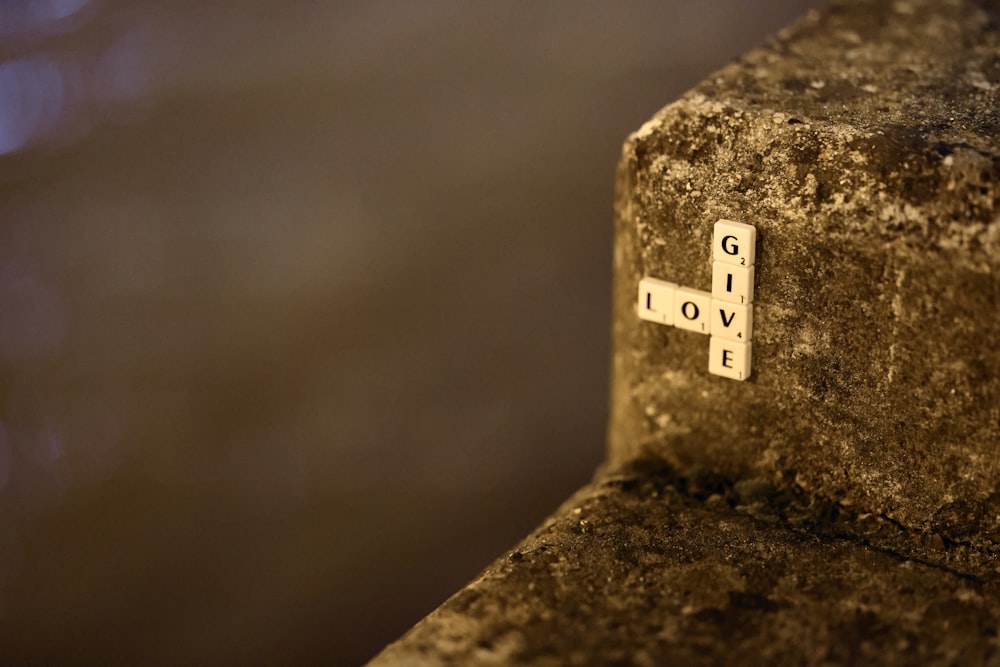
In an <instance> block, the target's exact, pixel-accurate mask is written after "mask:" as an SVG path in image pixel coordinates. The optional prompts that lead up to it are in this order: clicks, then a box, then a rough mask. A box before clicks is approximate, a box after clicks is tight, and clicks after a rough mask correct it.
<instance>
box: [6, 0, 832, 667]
mask: <svg viewBox="0 0 1000 667" xmlns="http://www.w3.org/2000/svg"><path fill="white" fill-rule="evenodd" d="M813 4H815V3H814V2H807V1H805V0H769V1H768V2H766V3H765V2H749V1H745V0H743V1H741V0H708V1H705V2H698V3H693V2H685V1H682V0H673V1H667V0H637V1H632V2H627V3H610V2H603V1H597V0H577V1H574V2H568V1H566V2H548V3H540V2H528V1H526V0H525V1H508V2H480V1H477V0H461V1H459V0H444V1H441V2H430V1H426V2H424V1H407V0H366V1H364V2H351V1H336V2H320V1H319V0H240V1H239V2H236V1H235V0H226V1H222V0H220V1H218V2H205V1H204V0H173V1H170V2H166V1H157V2H153V1H151V0H147V1H137V0H0V657H2V658H3V662H5V663H10V662H23V661H28V660H34V661H39V660H49V661H53V662H62V663H80V662H98V663H102V664H111V663H130V664H151V663H172V664H181V663H190V662H197V663H201V664H228V663H258V664H259V663H286V664H287V663H293V662H299V663H302V662H320V663H325V664H357V663H360V662H363V661H364V660H366V659H367V658H370V657H371V656H372V655H374V654H375V653H376V652H377V651H378V650H379V649H380V648H381V647H382V646H383V645H384V644H386V643H387V642H389V641H392V640H394V639H395V638H397V637H398V636H399V635H401V634H402V633H403V632H404V631H405V630H406V629H407V628H408V627H410V626H411V625H412V624H413V623H415V622H416V621H417V620H419V618H420V617H421V616H423V615H424V614H426V613H428V612H430V611H431V610H432V609H433V608H434V607H436V606H437V605H438V604H440V603H441V602H442V601H443V600H444V599H445V598H446V597H447V596H448V595H449V594H451V593H452V592H454V591H455V590H456V589H458V588H459V587H460V586H461V585H463V584H464V583H466V582H467V581H469V580H470V579H471V578H472V577H473V576H475V575H476V573H477V572H478V571H479V570H481V569H482V568H483V567H484V566H485V565H486V564H488V563H489V562H490V561H491V560H492V559H493V558H494V557H496V556H499V555H500V554H501V553H502V552H503V551H504V550H505V549H507V548H509V547H511V546H513V545H514V544H515V543H516V542H517V541H518V540H519V539H520V538H521V537H523V536H524V535H525V534H526V533H527V532H528V531H530V530H531V529H532V528H533V527H534V526H536V525H537V524H538V523H539V522H540V521H541V520H542V519H543V518H544V517H545V516H546V515H547V514H548V513H549V512H551V511H552V510H553V509H554V508H555V507H556V506H557V505H558V504H559V503H560V502H561V501H562V500H563V499H564V498H565V497H566V496H567V495H568V494H569V493H570V492H572V491H573V490H574V489H575V488H577V487H579V486H580V485H582V484H584V483H585V482H586V481H587V480H588V479H589V477H590V476H591V474H592V472H593V470H594V468H595V466H596V465H597V463H598V462H599V461H600V459H601V458H602V454H603V446H604V444H603V440H604V428H605V418H606V401H607V384H608V378H607V372H608V363H609V362H608V356H609V328H610V322H609V309H610V305H609V298H610V279H611V272H610V266H611V232H612V227H611V225H612V213H611V205H612V194H613V180H614V168H615V163H616V161H617V158H618V154H619V150H620V145H621V142H622V140H623V139H624V138H625V136H626V135H627V134H628V133H629V132H631V131H632V130H634V129H637V128H638V127H639V126H640V125H641V124H642V123H643V121H645V120H646V119H647V118H648V117H650V116H651V115H652V114H653V113H654V112H655V111H656V110H657V109H658V108H660V107H661V106H663V105H664V104H666V103H668V102H670V101H671V100H672V99H673V98H675V97H676V96H677V95H679V94H680V93H681V92H683V91H684V90H685V89H686V88H688V87H690V86H691V85H693V84H694V83H696V82H697V81H699V80H700V79H702V78H703V77H705V76H706V75H707V74H708V73H710V72H711V71H712V70H713V69H714V68H717V67H719V66H721V65H723V64H725V63H726V62H727V61H729V60H730V59H732V58H733V57H735V56H736V55H738V54H739V53H741V52H742V51H744V50H746V49H748V48H750V47H751V46H753V45H755V44H758V43H759V42H761V41H762V39H763V38H764V37H765V36H766V35H767V34H768V33H771V32H773V31H775V30H776V29H777V28H779V27H781V26H782V25H784V24H786V23H787V22H788V21H790V20H791V19H792V18H794V17H795V16H797V15H799V14H801V13H803V12H804V11H805V10H806V9H808V8H809V7H810V6H811V5H813Z"/></svg>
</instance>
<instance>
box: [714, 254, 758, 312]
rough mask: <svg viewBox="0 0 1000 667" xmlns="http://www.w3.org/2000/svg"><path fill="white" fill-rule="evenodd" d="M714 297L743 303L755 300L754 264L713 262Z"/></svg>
mask: <svg viewBox="0 0 1000 667" xmlns="http://www.w3.org/2000/svg"><path fill="white" fill-rule="evenodd" d="M712 298H714V299H722V300H723V301H729V302H731V303H743V304H746V303H750V302H751V301H753V264H751V265H750V266H737V265H735V264H729V263H727V262H713V263H712Z"/></svg>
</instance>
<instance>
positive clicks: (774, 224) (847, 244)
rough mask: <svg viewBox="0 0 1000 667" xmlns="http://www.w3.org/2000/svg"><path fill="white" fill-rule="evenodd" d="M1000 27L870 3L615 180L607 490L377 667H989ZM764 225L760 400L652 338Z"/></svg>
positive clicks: (686, 124) (653, 124)
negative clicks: (675, 294)
mask: <svg viewBox="0 0 1000 667" xmlns="http://www.w3.org/2000/svg"><path fill="white" fill-rule="evenodd" d="M998 25H1000V4H998V3H996V2H961V1H952V2H947V1H941V2H921V1H917V0H913V1H906V2H904V1H899V2H873V1H870V0H856V1H851V2H843V3H839V4H834V5H832V6H830V7H829V8H828V9H827V10H825V11H824V12H822V13H814V14H811V15H810V16H808V17H807V18H806V19H804V20H803V21H802V22H801V23H800V24H798V25H797V26H796V27H794V28H793V29H791V30H789V31H787V32H785V33H783V34H781V35H779V37H778V38H777V39H776V40H775V41H774V42H773V43H771V44H769V45H768V46H766V47H765V48H762V49H760V50H757V51H754V52H752V53H750V54H748V55H747V56H746V57H744V58H742V59H741V60H740V61H738V62H736V63H733V64H732V65H730V66H729V67H726V68H725V69H723V70H721V71H720V72H718V73H717V74H715V75H713V76H711V77H709V78H708V79H707V80H706V81H705V82H704V83H702V84H701V85H700V86H698V87H697V88H696V89H695V90H693V91H692V92H690V93H689V94H687V95H686V96H684V97H683V98H682V99H681V100H679V101H678V102H676V103H675V104H672V105H671V106H669V107H667V108H666V109H664V110H663V111H661V112H660V113H659V114H657V115H656V116H655V117H654V118H653V120H651V121H650V122H649V123H647V124H646V125H644V126H643V127H642V128H641V129H640V130H639V131H638V132H636V133H635V134H633V135H632V136H631V137H630V138H629V139H628V141H627V143H626V145H625V148H624V152H623V157H622V161H621V164H620V167H619V171H618V189H617V202H616V225H617V234H616V250H615V253H616V255H615V305H614V308H615V332H614V336H615V338H614V348H615V353H614V373H613V386H612V420H611V424H610V448H609V463H608V464H607V466H606V467H607V469H609V470H614V471H617V472H613V473H608V474H605V475H603V476H600V477H598V480H597V481H596V482H594V483H593V484H592V485H590V486H588V487H587V488H585V489H583V490H582V491H580V492H579V493H578V494H577V495H576V496H574V497H573V498H571V499H570V500H569V501H568V502H567V503H566V504H565V505H564V506H563V507H562V508H561V509H560V510H559V511H558V512H557V513H556V514H555V515H553V517H552V518H551V519H550V520H549V521H548V522H547V523H546V524H544V525H543V526H542V527H541V528H540V529H539V530H538V531H536V532H535V533H534V534H533V535H531V536H530V537H529V538H528V539H527V540H526V541H525V542H524V543H522V544H521V545H520V546H519V547H517V548H516V549H515V550H514V551H512V552H510V553H509V554H507V555H506V556H504V557H503V558H501V559H500V560H498V561H497V562H496V563H494V564H493V565H492V566H491V567H490V568H488V569H487V570H486V572H485V573H484V574H483V575H482V576H481V577H480V578H479V579H477V580H476V581H475V582H473V583H472V584H471V585H470V586H469V587H467V588H466V589H465V590H463V591H461V592H459V593H458V594H457V595H455V596H454V597H453V598H452V599H450V600H449V601H448V602H446V603H445V604H444V605H443V606H442V607H441V608H440V609H439V610H438V611H436V612H435V613H433V614H432V615H430V616H429V617H428V618H426V619H425V620H423V621H422V622H421V623H419V624H418V625H417V626H416V627H415V628H414V629H413V630H412V631H411V632H410V633H409V634H408V635H406V636H405V637H404V638H403V639H401V640H400V641H399V642H397V643H396V644H393V645H392V646H390V647H389V648H387V649H386V650H385V651H384V652H383V653H382V654H381V655H380V656H378V657H377V658H376V660H375V662H374V663H373V664H376V665H395V664H406V665H499V664H527V665H563V664H630V665H661V664H683V665H700V664H713V665H715V664H808V665H822V664H873V665H874V664H879V665H884V664H921V665H933V664H1000V634H998V627H1000V565H998V560H997V557H998V555H1000V316H998V314H997V313H998V308H1000V206H998V204H1000V200H998V199H1000V188H998V180H1000V104H998V102H1000V28H998ZM719 218H728V219H733V220H739V221H743V222H748V223H752V224H754V225H756V227H757V230H758V248H757V262H756V274H757V275H756V296H755V303H754V306H755V312H754V320H755V324H754V335H753V345H754V350H753V357H754V362H753V375H752V377H751V378H750V380H749V381H747V382H734V381H731V380H727V379H724V378H720V377H716V376H713V375H710V374H709V373H708V369H707V366H708V344H709V341H708V338H707V337H705V336H701V335H698V334H694V333H690V332H687V331H682V330H679V329H676V328H671V327H664V326H661V325H657V324H653V323H649V322H644V321H640V320H639V318H638V317H637V314H636V303H635V300H636V291H637V290H636V288H637V284H638V282H639V280H640V279H641V278H642V277H643V276H652V277H656V278H662V279H666V280H670V281H673V282H677V283H679V284H682V285H685V286H689V287H694V288H697V289H703V290H708V289H710V285H711V261H710V243H711V238H712V229H713V225H714V223H715V221H716V220H718V219H719Z"/></svg>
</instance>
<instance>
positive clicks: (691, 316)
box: [674, 287, 712, 334]
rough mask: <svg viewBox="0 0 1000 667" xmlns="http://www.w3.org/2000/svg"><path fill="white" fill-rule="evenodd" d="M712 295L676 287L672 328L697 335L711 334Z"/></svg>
mask: <svg viewBox="0 0 1000 667" xmlns="http://www.w3.org/2000/svg"><path fill="white" fill-rule="evenodd" d="M711 309H712V295H711V294H709V293H708V292H702V291H701V290H696V289H690V288H688V287H678V288H677V292H676V294H675V296H674V326H675V327H678V328H679V329H687V330H688V331H697V332H698V333H703V334H707V333H711V326H712V321H711Z"/></svg>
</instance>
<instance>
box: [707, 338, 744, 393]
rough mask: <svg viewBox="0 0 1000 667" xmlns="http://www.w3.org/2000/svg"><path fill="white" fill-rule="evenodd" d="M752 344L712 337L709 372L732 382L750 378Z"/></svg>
mask: <svg viewBox="0 0 1000 667" xmlns="http://www.w3.org/2000/svg"><path fill="white" fill-rule="evenodd" d="M752 345H753V344H752V343H736V342H733V341H731V340H726V339H724V338H719V337H718V336H712V339H711V340H710V341H709V344H708V354H709V357H708V372H709V373H712V374H713V375H721V376H722V377H725V378H729V379H731V380H740V381H741V382H742V381H743V380H746V379H747V378H748V377H750V352H751V350H750V348H751V346H752Z"/></svg>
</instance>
